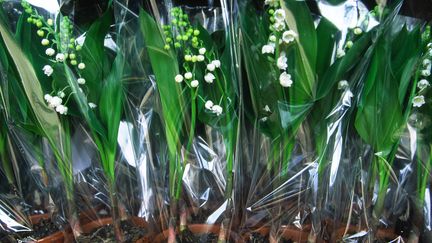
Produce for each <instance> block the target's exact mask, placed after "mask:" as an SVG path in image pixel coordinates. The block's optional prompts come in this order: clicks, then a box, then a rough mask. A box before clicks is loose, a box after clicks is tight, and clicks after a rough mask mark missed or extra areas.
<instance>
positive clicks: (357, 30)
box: [354, 27, 363, 35]
mask: <svg viewBox="0 0 432 243" xmlns="http://www.w3.org/2000/svg"><path fill="white" fill-rule="evenodd" d="M362 33H363V30H362V29H361V28H360V27H356V28H355V29H354V34H355V35H361V34H362Z"/></svg>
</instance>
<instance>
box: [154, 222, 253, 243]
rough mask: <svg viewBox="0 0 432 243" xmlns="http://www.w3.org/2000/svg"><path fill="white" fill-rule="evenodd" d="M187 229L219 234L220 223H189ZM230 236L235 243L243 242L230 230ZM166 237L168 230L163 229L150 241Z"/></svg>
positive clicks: (193, 231) (162, 239)
mask: <svg viewBox="0 0 432 243" xmlns="http://www.w3.org/2000/svg"><path fill="white" fill-rule="evenodd" d="M188 228H189V230H190V231H191V232H192V233H193V234H206V233H212V234H216V235H218V234H219V231H220V225H213V224H189V225H188ZM177 233H178V230H177ZM229 235H230V238H231V239H232V240H233V241H234V242H236V243H244V242H245V241H244V240H243V239H242V238H241V237H240V236H239V235H237V234H235V233H233V232H230V233H229ZM167 239H168V230H164V231H163V232H162V233H160V234H159V235H157V236H156V238H154V240H153V241H152V242H155V243H159V242H165V241H166V240H167Z"/></svg>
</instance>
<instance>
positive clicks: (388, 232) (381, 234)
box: [331, 225, 398, 242]
mask: <svg viewBox="0 0 432 243" xmlns="http://www.w3.org/2000/svg"><path fill="white" fill-rule="evenodd" d="M345 231H346V234H348V235H354V234H356V233H359V232H361V231H367V229H360V228H359V227H356V226H353V225H350V226H349V227H348V230H346V227H340V228H338V229H337V230H334V231H333V232H332V234H331V242H337V241H339V240H341V239H342V238H343V237H344V233H345ZM397 237H398V235H397V234H395V233H394V230H393V229H378V231H377V232H376V234H375V238H376V239H381V240H386V239H391V240H393V239H396V238H397Z"/></svg>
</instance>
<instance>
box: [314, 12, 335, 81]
mask: <svg viewBox="0 0 432 243" xmlns="http://www.w3.org/2000/svg"><path fill="white" fill-rule="evenodd" d="M316 32H317V45H318V53H317V67H316V74H317V76H318V78H322V76H323V74H324V73H325V72H326V71H327V70H328V68H329V67H330V64H331V59H332V56H333V51H334V48H335V47H336V33H337V32H338V29H337V28H336V26H334V25H333V24H332V23H331V22H330V21H328V20H327V19H326V18H324V17H323V18H321V20H320V22H319V24H318V27H317V30H316Z"/></svg>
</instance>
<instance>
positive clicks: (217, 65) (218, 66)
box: [211, 60, 221, 68]
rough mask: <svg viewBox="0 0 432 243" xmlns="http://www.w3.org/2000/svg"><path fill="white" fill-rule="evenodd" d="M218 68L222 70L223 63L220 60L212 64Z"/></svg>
mask: <svg viewBox="0 0 432 243" xmlns="http://www.w3.org/2000/svg"><path fill="white" fill-rule="evenodd" d="M211 63H212V64H213V65H214V66H215V67H216V68H220V66H221V62H220V61H219V60H214V61H212V62H211Z"/></svg>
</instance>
